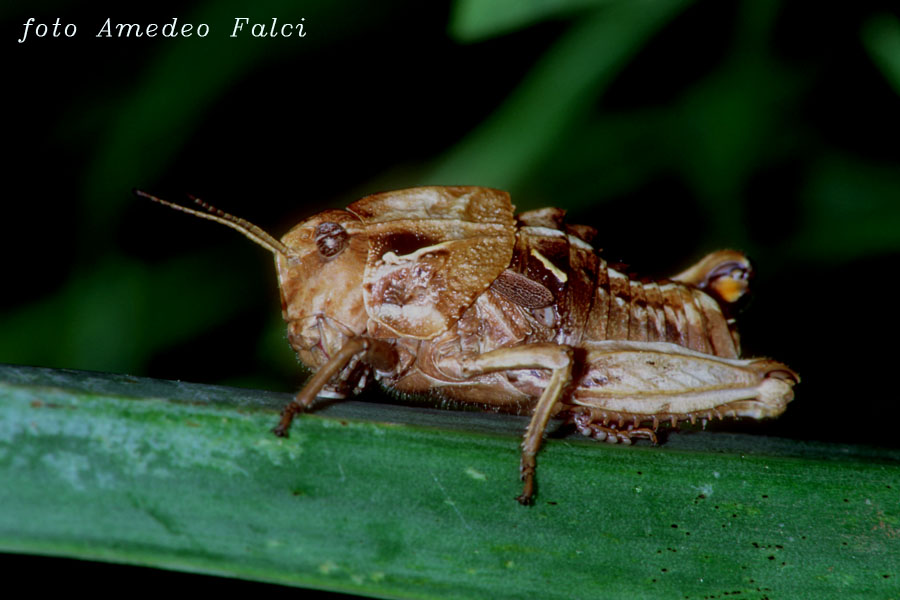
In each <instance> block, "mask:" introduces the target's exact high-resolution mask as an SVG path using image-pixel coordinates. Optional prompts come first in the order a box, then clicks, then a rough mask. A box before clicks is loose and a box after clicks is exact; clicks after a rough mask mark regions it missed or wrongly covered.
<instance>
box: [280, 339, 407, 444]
mask: <svg viewBox="0 0 900 600" xmlns="http://www.w3.org/2000/svg"><path fill="white" fill-rule="evenodd" d="M356 356H359V357H360V359H361V360H362V361H363V362H365V363H366V364H369V365H372V366H374V367H375V368H377V369H380V370H390V369H391V368H392V367H393V364H394V363H395V362H396V354H395V352H394V350H393V348H391V346H390V345H389V344H386V343H385V342H381V341H379V340H375V339H372V338H366V337H355V338H350V339H349V340H348V341H347V343H346V344H344V346H343V347H342V348H341V349H340V350H339V351H338V352H337V353H336V354H335V355H334V356H332V357H331V359H330V360H329V361H328V362H327V363H325V364H324V365H323V366H322V367H321V368H320V369H319V370H318V371H316V374H315V375H313V376H312V377H311V378H310V380H309V381H308V382H307V383H306V385H305V386H303V389H301V390H300V391H299V392H297V395H296V396H295V397H294V399H293V400H292V401H291V403H290V404H288V405H287V406H285V407H284V410H282V411H281V421H279V423H278V425H277V426H276V427H275V428H274V429H273V430H272V432H273V433H274V434H275V435H277V436H279V437H287V434H288V430H289V429H290V428H291V422H292V421H293V420H294V415H296V414H297V413H301V412H305V411H306V410H308V409H309V408H310V407H311V406H312V405H313V403H314V402H315V401H316V396H318V395H319V392H321V391H322V388H324V387H325V386H326V385H327V384H328V382H329V381H331V380H332V378H334V377H335V376H337V375H338V374H339V373H340V372H341V371H342V370H343V369H344V367H346V366H347V364H349V363H350V361H351V360H353V358H354V357H356Z"/></svg>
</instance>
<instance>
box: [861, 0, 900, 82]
mask: <svg viewBox="0 0 900 600" xmlns="http://www.w3.org/2000/svg"><path fill="white" fill-rule="evenodd" d="M862 38H863V42H864V43H865V46H866V49H867V50H868V51H869V54H870V55H871V56H872V60H873V61H875V64H876V65H878V68H880V69H881V72H882V73H884V78H885V79H887V80H888V83H890V84H891V86H892V87H893V88H894V91H895V92H897V93H898V94H900V19H897V17H895V16H893V15H889V14H883V15H878V16H876V17H872V18H871V19H869V21H867V22H866V24H865V26H864V27H863V30H862Z"/></svg>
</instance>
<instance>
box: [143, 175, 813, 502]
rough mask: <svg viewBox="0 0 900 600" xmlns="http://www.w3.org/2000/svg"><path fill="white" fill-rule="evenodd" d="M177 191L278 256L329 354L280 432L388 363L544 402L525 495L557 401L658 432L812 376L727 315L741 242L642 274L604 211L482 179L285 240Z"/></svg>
mask: <svg viewBox="0 0 900 600" xmlns="http://www.w3.org/2000/svg"><path fill="white" fill-rule="evenodd" d="M154 200H158V199H155V198H154ZM160 202H162V203H164V204H169V203H167V202H164V201H160ZM170 206H173V207H175V208H179V209H180V210H185V211H186V212H191V213H193V214H197V215H199V216H203V217H205V218H212V219H213V220H217V221H220V222H223V223H224V224H226V225H229V226H231V227H233V228H235V229H238V230H240V231H242V232H244V233H245V235H247V236H248V237H250V238H251V239H254V240H255V241H257V242H258V243H260V244H262V245H263V246H265V247H267V248H269V249H270V250H271V251H272V252H273V253H275V255H276V266H277V269H278V277H279V282H280V285H281V295H282V310H283V314H284V318H285V321H286V322H287V324H288V339H289V341H290V343H291V346H292V347H293V348H294V350H295V351H296V352H297V355H298V357H299V358H300V360H301V361H302V362H303V363H304V364H306V365H308V366H310V367H312V368H313V369H317V370H318V372H317V373H316V375H315V376H314V377H313V378H312V379H311V380H310V382H309V383H308V384H307V386H306V387H305V388H304V389H303V390H301V392H300V393H299V394H298V395H297V398H296V400H295V401H294V402H293V403H292V404H291V405H289V406H288V407H287V408H286V409H285V412H284V414H283V417H282V421H281V423H280V424H279V426H278V427H277V428H276V430H275V431H276V433H278V434H279V435H286V434H287V430H288V428H289V426H290V423H291V420H292V418H293V415H294V414H295V413H296V412H299V411H302V410H307V409H308V408H310V407H311V406H312V404H313V402H314V401H315V398H316V397H317V396H327V397H332V398H342V397H345V396H347V395H349V394H352V393H355V392H357V391H359V390H361V389H362V388H363V387H364V386H365V385H366V384H367V383H368V382H369V381H371V380H372V379H377V380H379V381H380V382H381V383H382V384H383V385H384V386H385V387H387V388H389V389H391V390H395V391H398V392H403V393H412V394H429V395H437V396H440V397H443V398H449V399H453V400H457V401H460V402H466V403H479V404H482V405H485V406H489V407H492V408H494V409H496V410H507V411H512V412H518V413H524V414H530V415H531V416H532V418H531V422H530V424H529V427H528V430H527V432H526V435H525V440H524V442H523V451H522V463H521V474H522V479H523V480H524V481H525V488H524V490H523V493H522V495H521V496H520V497H519V500H520V501H521V502H523V503H527V502H529V501H530V500H531V498H532V496H533V493H534V487H533V486H534V478H533V475H534V470H535V455H536V453H537V450H538V448H539V447H540V443H541V438H542V435H543V432H544V429H545V427H546V424H547V422H548V420H549V419H550V418H551V417H553V416H559V417H563V418H565V419H566V420H568V421H570V422H572V423H574V424H575V426H576V427H577V428H578V430H579V431H580V432H582V433H584V434H585V435H589V436H592V437H594V438H596V439H605V440H607V441H612V442H617V441H619V442H625V443H628V442H630V441H631V439H632V438H633V437H644V438H648V439H651V440H652V441H654V442H655V441H656V436H655V430H656V429H657V427H658V426H659V425H660V424H661V423H671V424H672V425H674V424H675V423H677V422H678V421H680V420H690V421H692V422H693V421H694V420H695V419H697V418H700V419H709V418H714V417H719V418H721V417H724V416H735V417H736V416H746V417H752V418H763V417H772V416H777V415H778V414H780V413H781V412H783V411H784V409H785V407H786V405H787V403H788V402H789V401H790V400H791V398H792V397H793V391H792V387H793V385H794V384H795V383H796V382H797V381H798V380H799V379H798V378H797V376H796V374H794V373H793V371H791V370H790V369H789V368H788V367H786V366H784V365H782V364H780V363H777V362H774V361H771V360H768V359H750V360H745V359H740V358H739V355H740V346H739V342H738V336H737V333H736V331H735V328H734V323H733V321H732V320H731V319H730V318H729V317H728V315H727V313H728V307H729V305H730V304H731V303H733V302H735V301H736V300H737V299H738V298H740V296H741V295H742V294H743V293H744V292H745V291H746V289H747V281H748V278H749V275H750V265H749V263H748V261H747V260H746V258H745V257H744V256H743V255H741V254H740V253H738V252H734V251H730V250H725V251H719V252H715V253H712V254H710V255H708V256H707V257H705V258H704V259H702V260H701V261H700V262H698V263H697V264H696V265H694V266H693V267H691V268H690V269H688V270H686V271H684V272H683V273H680V274H678V275H676V276H674V277H672V278H671V280H666V281H659V282H653V281H649V282H648V281H638V280H635V279H632V278H630V277H628V276H627V275H625V274H624V273H622V272H620V271H618V270H616V269H614V268H612V267H611V266H609V265H608V264H607V263H606V262H605V261H604V260H603V259H602V258H601V257H600V256H599V255H598V254H597V252H595V250H594V248H593V247H592V246H591V245H590V241H591V238H592V236H593V235H594V233H595V232H594V231H593V230H592V229H591V228H590V227H586V226H577V225H566V224H564V223H563V215H564V213H563V211H562V210H560V209H555V208H547V209H541V210H537V211H530V212H527V213H523V214H521V215H519V216H518V218H516V217H515V216H514V214H513V207H512V205H511V203H510V201H509V197H508V195H507V194H505V193H504V192H500V191H497V190H491V189H487V188H477V187H428V188H413V189H410V190H401V191H397V192H390V193H386V194H376V195H374V196H368V197H366V198H363V199H362V200H359V201H358V202H355V203H354V204H352V205H350V206H349V207H347V209H346V210H329V211H325V212H323V213H320V214H318V215H316V216H314V217H312V218H311V219H309V220H307V221H305V222H303V223H301V224H299V225H297V226H296V227H294V228H293V229H292V230H291V231H290V232H289V233H288V234H286V235H285V236H284V237H283V238H282V240H281V241H280V242H279V241H278V240H275V239H274V238H272V237H271V236H268V234H265V233H264V232H261V231H260V230H258V229H257V228H253V226H252V225H250V224H249V223H246V222H244V221H241V220H239V219H236V218H234V217H231V216H230V215H226V214H224V213H221V212H219V211H216V210H215V209H212V208H209V207H207V210H209V211H210V214H207V213H201V212H199V211H193V210H190V209H183V208H181V207H177V206H176V205H171V204H170Z"/></svg>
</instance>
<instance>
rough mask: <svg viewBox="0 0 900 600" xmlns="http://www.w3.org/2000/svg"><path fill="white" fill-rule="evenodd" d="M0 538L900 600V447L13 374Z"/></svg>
mask: <svg viewBox="0 0 900 600" xmlns="http://www.w3.org/2000/svg"><path fill="white" fill-rule="evenodd" d="M0 382H3V383H2V384H0V481H3V485H2V486H0V549H2V550H4V551H12V552H28V553H40V554H54V555H61V556H73V557H80V558H88V559H101V560H107V561H115V562H126V563H136V564H142V565H150V566H156V567H162V568H168V569H177V570H182V571H191V572H196V573H215V574H225V575H231V576H235V577H242V578H246V579H255V580H261V581H272V582H278V583H283V584H288V585H296V586H303V587H314V588H322V589H330V590H337V591H346V592H352V593H357V594H366V595H372V596H376V597H390V598H484V597H491V598H498V599H499V598H523V597H540V598H565V599H572V598H674V597H677V598H684V597H688V598H702V597H707V598H710V597H724V596H725V595H726V593H727V594H729V595H734V596H738V597H742V598H761V597H771V598H828V597H831V598H837V597H840V598H842V599H846V598H876V597H877V598H888V597H893V596H896V595H897V593H898V590H900V581H898V577H900V576H898V573H897V568H896V567H897V564H898V562H900V502H898V493H900V489H898V484H897V481H898V476H900V453H898V452H897V451H896V450H877V449H867V448H864V447H854V446H838V445H822V444H811V443H803V442H797V441H790V440H778V439H771V438H766V437H762V436H747V435H733V434H725V433H691V434H682V435H672V436H670V439H669V442H668V443H667V444H665V445H664V446H662V447H659V448H653V447H649V446H637V447H631V448H624V447H616V446H608V445H604V444H596V443H591V442H585V441H581V439H558V437H557V435H554V437H557V439H550V440H549V441H548V442H547V443H546V446H545V448H544V449H543V450H542V452H541V454H540V455H539V463H540V464H539V469H538V481H539V486H540V487H539V491H538V493H539V496H538V499H537V503H536V505H535V506H533V507H522V506H519V505H518V504H517V503H516V502H515V501H514V500H513V498H514V496H515V495H516V494H517V493H518V492H519V486H520V482H519V481H518V477H517V465H518V442H519V439H520V435H521V432H522V431H523V429H524V424H525V419H523V418H520V417H510V416H504V415H495V414H480V413H461V412H449V411H439V410H430V409H416V408H404V407H397V406H388V405H379V404H371V403H362V402H344V403H339V404H335V405H333V406H331V407H329V408H327V409H324V410H322V411H320V412H317V413H315V414H312V415H305V416H303V417H301V418H299V419H298V420H297V422H296V423H295V424H294V428H293V430H292V432H291V437H290V439H286V440H283V439H279V438H276V437H274V436H273V435H272V434H270V433H269V428H270V427H271V426H272V425H273V424H274V423H275V422H276V420H277V416H276V411H277V409H278V407H279V406H280V405H282V404H283V403H284V402H285V401H286V400H287V399H288V398H289V396H285V395H281V394H273V393H267V392H260V391H249V390H236V389H229V388H222V387H212V386H201V385H193V384H184V383H178V382H170V381H155V380H149V379H139V378H135V377H129V376H122V375H104V374H98V373H86V372H75V371H54V370H49V369H38V368H33V367H18V366H2V367H0Z"/></svg>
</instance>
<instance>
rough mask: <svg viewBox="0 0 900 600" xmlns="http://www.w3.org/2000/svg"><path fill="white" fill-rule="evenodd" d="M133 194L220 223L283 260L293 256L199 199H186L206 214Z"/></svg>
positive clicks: (244, 222) (265, 235) (241, 221)
mask: <svg viewBox="0 0 900 600" xmlns="http://www.w3.org/2000/svg"><path fill="white" fill-rule="evenodd" d="M134 193H135V195H137V196H140V197H142V198H147V199H148V200H152V201H154V202H157V203H159V204H162V205H164V206H168V207H169V208H174V209H175V210H180V211H181V212H184V213H188V214H190V215H194V216H195V217H200V218H201V219H207V220H209V221H215V222H216V223H221V224H222V225H225V226H226V227H231V228H232V229H235V230H237V231H240V232H241V233H242V234H244V236H245V237H247V238H249V239H250V240H252V241H254V242H256V243H257V244H259V245H260V246H262V247H263V248H265V249H266V250H268V251H270V252H273V253H274V254H279V255H281V256H282V257H283V258H284V259H285V260H288V259H290V257H291V255H292V254H293V253H292V252H291V250H290V248H288V247H287V246H285V245H284V244H282V243H281V242H280V241H279V240H277V239H275V238H274V237H272V236H271V235H269V234H268V233H266V232H265V231H263V230H262V229H260V228H259V227H257V226H256V225H254V224H253V223H251V222H250V221H247V220H245V219H241V218H240V217H235V216H234V215H230V214H228V213H227V212H225V211H223V210H219V209H218V208H216V207H215V206H212V205H211V204H207V203H206V202H204V201H203V200H201V199H199V198H195V197H194V196H191V195H188V198H190V199H191V200H193V201H194V202H195V203H196V204H197V205H199V206H201V207H203V208H204V209H205V210H206V212H202V211H199V210H194V209H193V208H187V207H186V206H181V205H180V204H175V203H174V202H169V201H168V200H163V199H162V198H157V197H156V196H154V195H152V194H148V193H147V192H144V191H141V190H137V189H136V190H134Z"/></svg>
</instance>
